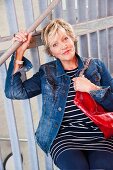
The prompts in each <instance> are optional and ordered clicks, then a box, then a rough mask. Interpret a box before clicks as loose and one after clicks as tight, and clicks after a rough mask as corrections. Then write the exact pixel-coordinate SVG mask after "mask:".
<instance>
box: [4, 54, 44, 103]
mask: <svg viewBox="0 0 113 170" xmlns="http://www.w3.org/2000/svg"><path fill="white" fill-rule="evenodd" d="M14 58H15V54H13V55H12V57H11V62H10V64H9V68H8V72H7V77H6V83H5V95H6V97H7V98H10V99H18V100H20V99H28V98H31V97H34V96H36V95H37V94H40V93H41V85H40V74H39V73H38V72H37V73H36V74H35V75H33V76H32V77H31V78H30V79H28V80H25V81H23V80H22V74H25V72H26V71H29V70H30V69H31V68H32V64H31V62H30V61H29V60H28V59H26V58H25V57H23V61H24V64H23V67H22V68H21V69H20V70H18V71H17V72H16V73H15V74H13V70H14Z"/></svg>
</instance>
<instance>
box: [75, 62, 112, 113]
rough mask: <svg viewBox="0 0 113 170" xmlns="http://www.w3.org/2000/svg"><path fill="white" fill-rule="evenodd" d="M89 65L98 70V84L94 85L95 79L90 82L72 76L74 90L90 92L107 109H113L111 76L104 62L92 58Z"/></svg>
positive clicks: (83, 78)
mask: <svg viewBox="0 0 113 170" xmlns="http://www.w3.org/2000/svg"><path fill="white" fill-rule="evenodd" d="M91 67H92V68H94V69H96V70H98V73H99V75H100V77H101V78H100V86H97V85H96V80H95V82H94V83H92V82H91V81H90V80H88V79H87V78H85V77H77V78H74V87H75V90H76V91H77V90H78V91H81V92H88V93H90V94H91V96H92V97H93V98H94V99H95V100H96V101H97V102H98V103H99V104H101V105H102V106H103V107H104V108H105V109H107V110H108V111H113V78H112V77H111V75H110V73H109V71H108V70H107V68H106V67H105V65H104V63H103V62H101V61H100V60H98V59H94V60H92V62H91V65H90V68H91ZM89 73H90V71H89ZM92 76H93V75H92Z"/></svg>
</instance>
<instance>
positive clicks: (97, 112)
mask: <svg viewBox="0 0 113 170" xmlns="http://www.w3.org/2000/svg"><path fill="white" fill-rule="evenodd" d="M74 103H75V104H76V105H77V106H78V107H79V108H80V109H81V110H82V111H83V112H84V113H85V114H86V115H87V116H88V117H89V118H90V119H91V120H92V121H93V122H94V123H95V124H96V125H97V126H98V127H99V128H100V130H101V131H102V132H103V133H104V136H105V138H110V137H111V136H113V112H108V111H106V110H105V109H104V108H103V107H102V106H101V105H100V104H98V103H97V102H96V101H95V100H94V99H93V98H92V97H91V95H90V94H89V93H86V92H80V91H77V92H76V95H75V98H74Z"/></svg>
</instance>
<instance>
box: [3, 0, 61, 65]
mask: <svg viewBox="0 0 113 170" xmlns="http://www.w3.org/2000/svg"><path fill="white" fill-rule="evenodd" d="M59 1H60V0H53V1H52V2H51V3H50V5H49V6H48V7H47V9H46V10H45V11H44V12H43V13H42V14H41V15H40V17H39V18H37V19H36V20H35V22H34V23H33V24H32V25H31V26H30V27H29V28H28V29H27V30H26V31H27V32H28V33H30V32H33V31H35V29H36V28H37V27H38V26H39V25H40V23H41V22H42V21H43V20H44V18H46V17H47V15H48V14H49V13H50V12H51V11H52V10H53V9H54V7H55V6H56V5H57V4H58V2H59ZM21 44H22V43H20V42H14V43H13V44H12V45H11V46H10V47H9V49H8V50H7V51H6V52H5V53H4V54H3V55H2V56H1V57H0V66H1V65H2V64H3V63H4V62H5V61H6V60H7V59H8V58H9V57H10V56H11V54H12V53H13V52H14V51H15V50H16V49H17V48H18V47H20V46H21Z"/></svg>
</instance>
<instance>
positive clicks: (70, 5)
mask: <svg viewBox="0 0 113 170" xmlns="http://www.w3.org/2000/svg"><path fill="white" fill-rule="evenodd" d="M66 9H67V13H66V19H67V21H68V22H69V23H70V24H75V23H76V17H77V14H76V13H75V11H76V10H75V0H71V1H69V0H66ZM72 16H73V17H72Z"/></svg>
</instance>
